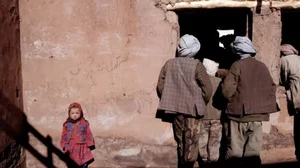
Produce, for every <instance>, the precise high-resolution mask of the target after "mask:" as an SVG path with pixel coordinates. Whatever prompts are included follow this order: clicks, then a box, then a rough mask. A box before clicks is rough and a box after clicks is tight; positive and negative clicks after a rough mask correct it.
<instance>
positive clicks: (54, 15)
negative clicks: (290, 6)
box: [20, 0, 294, 168]
mask: <svg viewBox="0 0 300 168" xmlns="http://www.w3.org/2000/svg"><path fill="white" fill-rule="evenodd" d="M172 2H175V1H172ZM168 3H169V1H167V0H162V1H159V0H130V1H129V0H128V1H127V0H126V1H124V0H110V1H107V0H86V1H82V0H64V1H52V0H31V1H20V12H21V19H22V22H21V46H22V70H23V87H24V109H25V112H26V114H27V116H28V119H29V121H30V123H31V124H33V126H34V127H35V128H37V129H38V130H39V131H40V132H41V133H42V134H44V135H47V134H49V135H50V136H51V137H52V138H53V139H54V143H55V144H56V146H57V147H59V139H60V134H61V129H62V124H63V122H64V121H65V119H66V118H67V107H68V105H69V104H70V103H72V102H73V101H78V102H80V103H81V104H82V106H83V108H84V113H85V117H86V118H87V120H88V121H89V123H90V125H91V129H92V132H93V134H94V136H95V141H96V150H95V151H94V155H95V158H96V160H95V162H94V163H93V164H92V165H91V167H100V166H103V167H105V166H106V167H110V166H141V167H143V166H147V167H164V166H175V165H176V162H177V157H176V144H175V142H174V140H173V133H172V127H171V125H170V124H167V123H163V122H161V121H160V120H158V119H155V113H156V108H157V104H158V98H157V96H156V92H155V87H156V82H157V77H158V74H159V71H160V68H161V67H162V65H163V64H164V63H165V61H166V60H168V59H169V58H172V57H174V53H175V49H176V45H177V40H178V37H179V34H178V32H179V25H178V21H177V15H176V13H174V12H170V11H168V12H167V11H166V10H164V6H165V5H166V4H168ZM33 6H34V8H32V7H33ZM280 41H281V21H280V12H279V11H268V10H262V12H261V14H254V15H253V42H254V44H255V46H256V47H257V50H258V57H257V58H258V59H260V60H262V61H263V62H265V63H266V64H267V66H268V67H269V69H270V71H271V72H272V75H273V77H274V81H276V82H277V83H278V78H277V74H278V65H277V63H278V59H279V55H278V54H279V50H278V49H279V46H280ZM278 92H279V93H280V89H279V91H278ZM278 95H279V97H280V98H281V99H280V100H281V106H282V111H281V112H280V113H275V114H273V115H272V117H271V121H270V122H268V123H264V133H265V140H266V141H265V144H264V151H263V152H262V158H263V161H264V162H274V161H280V160H278V159H281V160H285V159H286V160H287V159H293V157H294V156H293V146H292V145H293V143H292V122H293V120H292V118H290V117H288V115H287V112H286V110H285V109H286V107H285V106H286V105H285V101H284V96H283V94H282V93H281V94H278ZM30 143H31V144H32V145H33V146H35V147H36V148H37V149H38V150H39V151H40V152H41V153H46V148H45V147H44V146H43V145H42V144H40V142H38V141H37V140H35V139H34V138H31V142H30ZM269 149H270V150H269ZM276 153H281V154H283V153H284V155H281V156H280V157H279V156H276V155H275V154H276ZM273 154H274V155H273ZM271 156H272V157H271ZM54 162H55V164H56V165H58V167H63V163H62V162H61V161H60V160H59V159H55V161H54ZM27 166H28V167H32V168H34V167H42V166H41V164H40V163H39V162H38V161H36V159H35V158H34V157H33V156H31V155H30V154H28V155H27Z"/></svg>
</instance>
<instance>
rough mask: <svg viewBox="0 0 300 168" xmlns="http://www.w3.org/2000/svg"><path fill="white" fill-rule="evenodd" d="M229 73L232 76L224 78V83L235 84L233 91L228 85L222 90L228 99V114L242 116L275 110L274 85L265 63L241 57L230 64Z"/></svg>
mask: <svg viewBox="0 0 300 168" xmlns="http://www.w3.org/2000/svg"><path fill="white" fill-rule="evenodd" d="M229 75H231V76H232V77H229V78H226V79H225V85H236V87H235V90H234V91H233V90H230V88H231V87H230V86H229V87H227V90H226V89H225V90H224V91H223V94H224V93H225V94H224V95H225V97H226V96H227V98H228V99H229V104H228V105H227V112H228V113H229V114H233V115H239V116H244V115H253V114H265V113H271V112H276V111H277V108H276V107H277V106H276V96H275V93H276V85H275V83H274V82H273V79H272V77H271V75H270V72H269V70H268V68H267V67H266V65H265V64H263V63H262V62H260V61H257V60H255V59H254V58H246V59H241V60H239V61H236V62H235V63H234V64H233V65H232V68H231V70H230V72H229ZM228 89H229V90H228Z"/></svg>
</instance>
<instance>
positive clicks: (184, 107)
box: [159, 57, 206, 116]
mask: <svg viewBox="0 0 300 168" xmlns="http://www.w3.org/2000/svg"><path fill="white" fill-rule="evenodd" d="M198 63H199V61H198V60H194V59H191V58H186V57H182V58H180V57H179V58H174V59H171V60H169V61H168V62H167V63H166V65H165V66H166V77H165V83H164V89H163V92H162V97H161V101H160V105H159V109H161V110H167V111H174V112H179V113H183V114H187V115H192V116H199V115H200V116H201V115H204V113H205V110H204V109H205V107H206V105H205V103H204V100H203V98H202V90H201V88H200V87H199V86H198V84H197V82H196V77H195V76H196V67H197V64H198Z"/></svg>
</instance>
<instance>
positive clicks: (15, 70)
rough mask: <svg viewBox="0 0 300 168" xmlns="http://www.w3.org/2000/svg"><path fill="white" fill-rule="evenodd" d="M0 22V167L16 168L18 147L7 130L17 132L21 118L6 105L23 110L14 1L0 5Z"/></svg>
mask: <svg viewBox="0 0 300 168" xmlns="http://www.w3.org/2000/svg"><path fill="white" fill-rule="evenodd" d="M0 23H1V24H0V37H1V40H0V56H1V57H0V78H1V82H0V167H5V168H10V167H17V166H18V165H19V163H20V162H21V158H22V154H21V150H22V149H21V146H20V145H18V144H16V142H15V141H14V140H13V139H12V138H11V132H10V131H8V129H7V128H8V127H9V128H10V130H13V131H16V132H20V124H19V121H20V120H21V119H22V116H21V115H14V114H13V112H12V111H11V109H10V108H9V106H16V107H18V108H19V109H21V110H22V109H23V105H22V84H21V82H22V79H21V54H20V24H19V6H18V1H17V0H2V1H1V2H0ZM4 100H8V101H9V102H8V101H4ZM22 161H23V160H22Z"/></svg>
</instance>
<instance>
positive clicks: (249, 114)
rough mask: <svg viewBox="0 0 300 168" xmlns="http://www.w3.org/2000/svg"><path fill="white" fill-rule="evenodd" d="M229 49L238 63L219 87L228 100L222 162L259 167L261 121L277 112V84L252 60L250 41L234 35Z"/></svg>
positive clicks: (265, 68)
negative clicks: (225, 150) (225, 138)
mask: <svg viewBox="0 0 300 168" xmlns="http://www.w3.org/2000/svg"><path fill="white" fill-rule="evenodd" d="M231 48H232V51H233V52H234V53H235V54H236V56H237V57H239V60H238V61H235V62H234V63H233V64H232V66H231V68H230V70H229V72H228V75H227V76H226V78H225V80H224V84H223V86H222V94H223V96H224V97H225V99H227V101H228V103H227V107H226V110H225V114H226V118H227V121H226V122H225V125H224V127H225V130H226V131H225V132H226V137H227V152H226V156H225V160H226V162H227V163H228V164H229V165H234V166H240V164H241V163H243V164H244V167H248V166H249V167H259V166H260V165H261V160H260V151H261V148H262V142H263V134H262V121H269V113H273V112H276V111H278V109H277V105H276V95H275V94H276V85H275V83H274V82H273V79H272V77H271V75H270V72H269V70H268V68H267V67H266V65H265V64H264V63H262V62H260V61H257V60H256V59H254V58H252V57H253V56H255V55H256V50H255V49H254V46H253V44H252V42H251V40H250V39H249V38H247V37H241V36H237V37H236V38H235V40H234V41H233V42H232V43H231Z"/></svg>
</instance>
